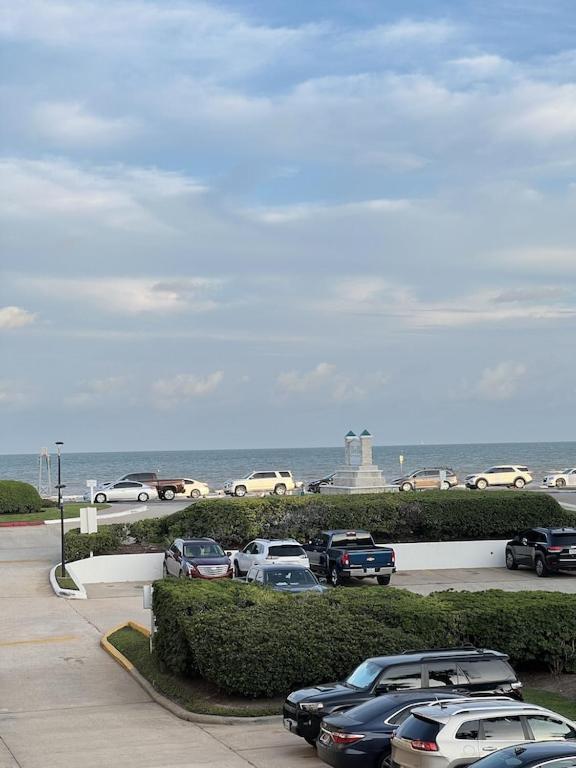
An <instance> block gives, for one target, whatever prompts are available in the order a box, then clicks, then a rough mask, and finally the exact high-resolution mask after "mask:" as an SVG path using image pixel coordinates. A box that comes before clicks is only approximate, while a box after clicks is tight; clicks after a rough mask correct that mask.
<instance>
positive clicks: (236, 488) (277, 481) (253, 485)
mask: <svg viewBox="0 0 576 768" xmlns="http://www.w3.org/2000/svg"><path fill="white" fill-rule="evenodd" d="M294 488H296V483H295V482H294V478H293V477H292V472H289V471H288V470H285V469H281V470H268V471H258V472H250V474H248V475H246V477H243V478H241V479H240V480H229V481H228V482H227V483H226V485H225V486H224V493H227V494H228V495H229V496H246V494H247V493H272V492H273V493H275V494H276V495H277V496H284V494H285V493H286V491H293V490H294Z"/></svg>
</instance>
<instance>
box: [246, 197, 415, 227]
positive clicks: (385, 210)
mask: <svg viewBox="0 0 576 768" xmlns="http://www.w3.org/2000/svg"><path fill="white" fill-rule="evenodd" d="M411 207H412V203H411V202H410V201H409V200H385V199H376V200H362V201H360V202H358V203H339V204H338V203H336V204H333V205H328V204H324V205H323V204H318V203H301V204H299V205H284V206H277V207H266V208H252V209H249V210H248V211H246V214H247V215H248V216H249V217H250V218H253V219H255V220H256V221H261V222H263V223H265V224H288V223H290V222H293V221H304V220H306V219H314V218H320V217H329V216H334V217H341V216H355V215H358V214H363V213H368V214H374V215H378V214H383V215H386V214H393V213H401V212H404V211H407V210H410V209H411Z"/></svg>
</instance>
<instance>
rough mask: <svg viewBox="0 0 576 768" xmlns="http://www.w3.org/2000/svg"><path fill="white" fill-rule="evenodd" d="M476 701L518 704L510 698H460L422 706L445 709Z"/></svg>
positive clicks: (441, 700) (439, 700)
mask: <svg viewBox="0 0 576 768" xmlns="http://www.w3.org/2000/svg"><path fill="white" fill-rule="evenodd" d="M471 700H473V701H471ZM477 701H480V702H483V701H486V702H499V701H505V702H512V703H514V704H518V703H519V702H518V700H517V699H512V698H511V697H510V696H462V697H461V698H458V699H438V701H433V702H431V703H430V704H425V705H424V706H429V707H438V708H439V709H446V707H448V706H451V705H455V704H472V703H476V702H477ZM520 703H522V702H520Z"/></svg>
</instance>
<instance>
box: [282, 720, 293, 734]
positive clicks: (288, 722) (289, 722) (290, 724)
mask: <svg viewBox="0 0 576 768" xmlns="http://www.w3.org/2000/svg"><path fill="white" fill-rule="evenodd" d="M283 723H284V728H286V730H287V731H290V732H292V731H293V730H295V729H296V723H295V722H294V720H289V719H288V718H287V717H285V718H284V720H283Z"/></svg>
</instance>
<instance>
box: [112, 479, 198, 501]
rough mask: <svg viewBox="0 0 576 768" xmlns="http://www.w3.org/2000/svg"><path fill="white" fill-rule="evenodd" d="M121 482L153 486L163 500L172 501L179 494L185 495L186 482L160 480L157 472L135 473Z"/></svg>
mask: <svg viewBox="0 0 576 768" xmlns="http://www.w3.org/2000/svg"><path fill="white" fill-rule="evenodd" d="M120 480H134V481H136V482H138V483H146V485H151V486H152V487H153V488H156V490H157V491H158V496H159V498H161V499H162V500H166V501H171V500H172V499H173V498H174V496H176V494H177V493H184V490H185V488H184V480H183V479H181V480H160V479H159V477H158V475H157V474H156V472H133V473H132V474H130V475H124V477H121V478H120Z"/></svg>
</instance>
